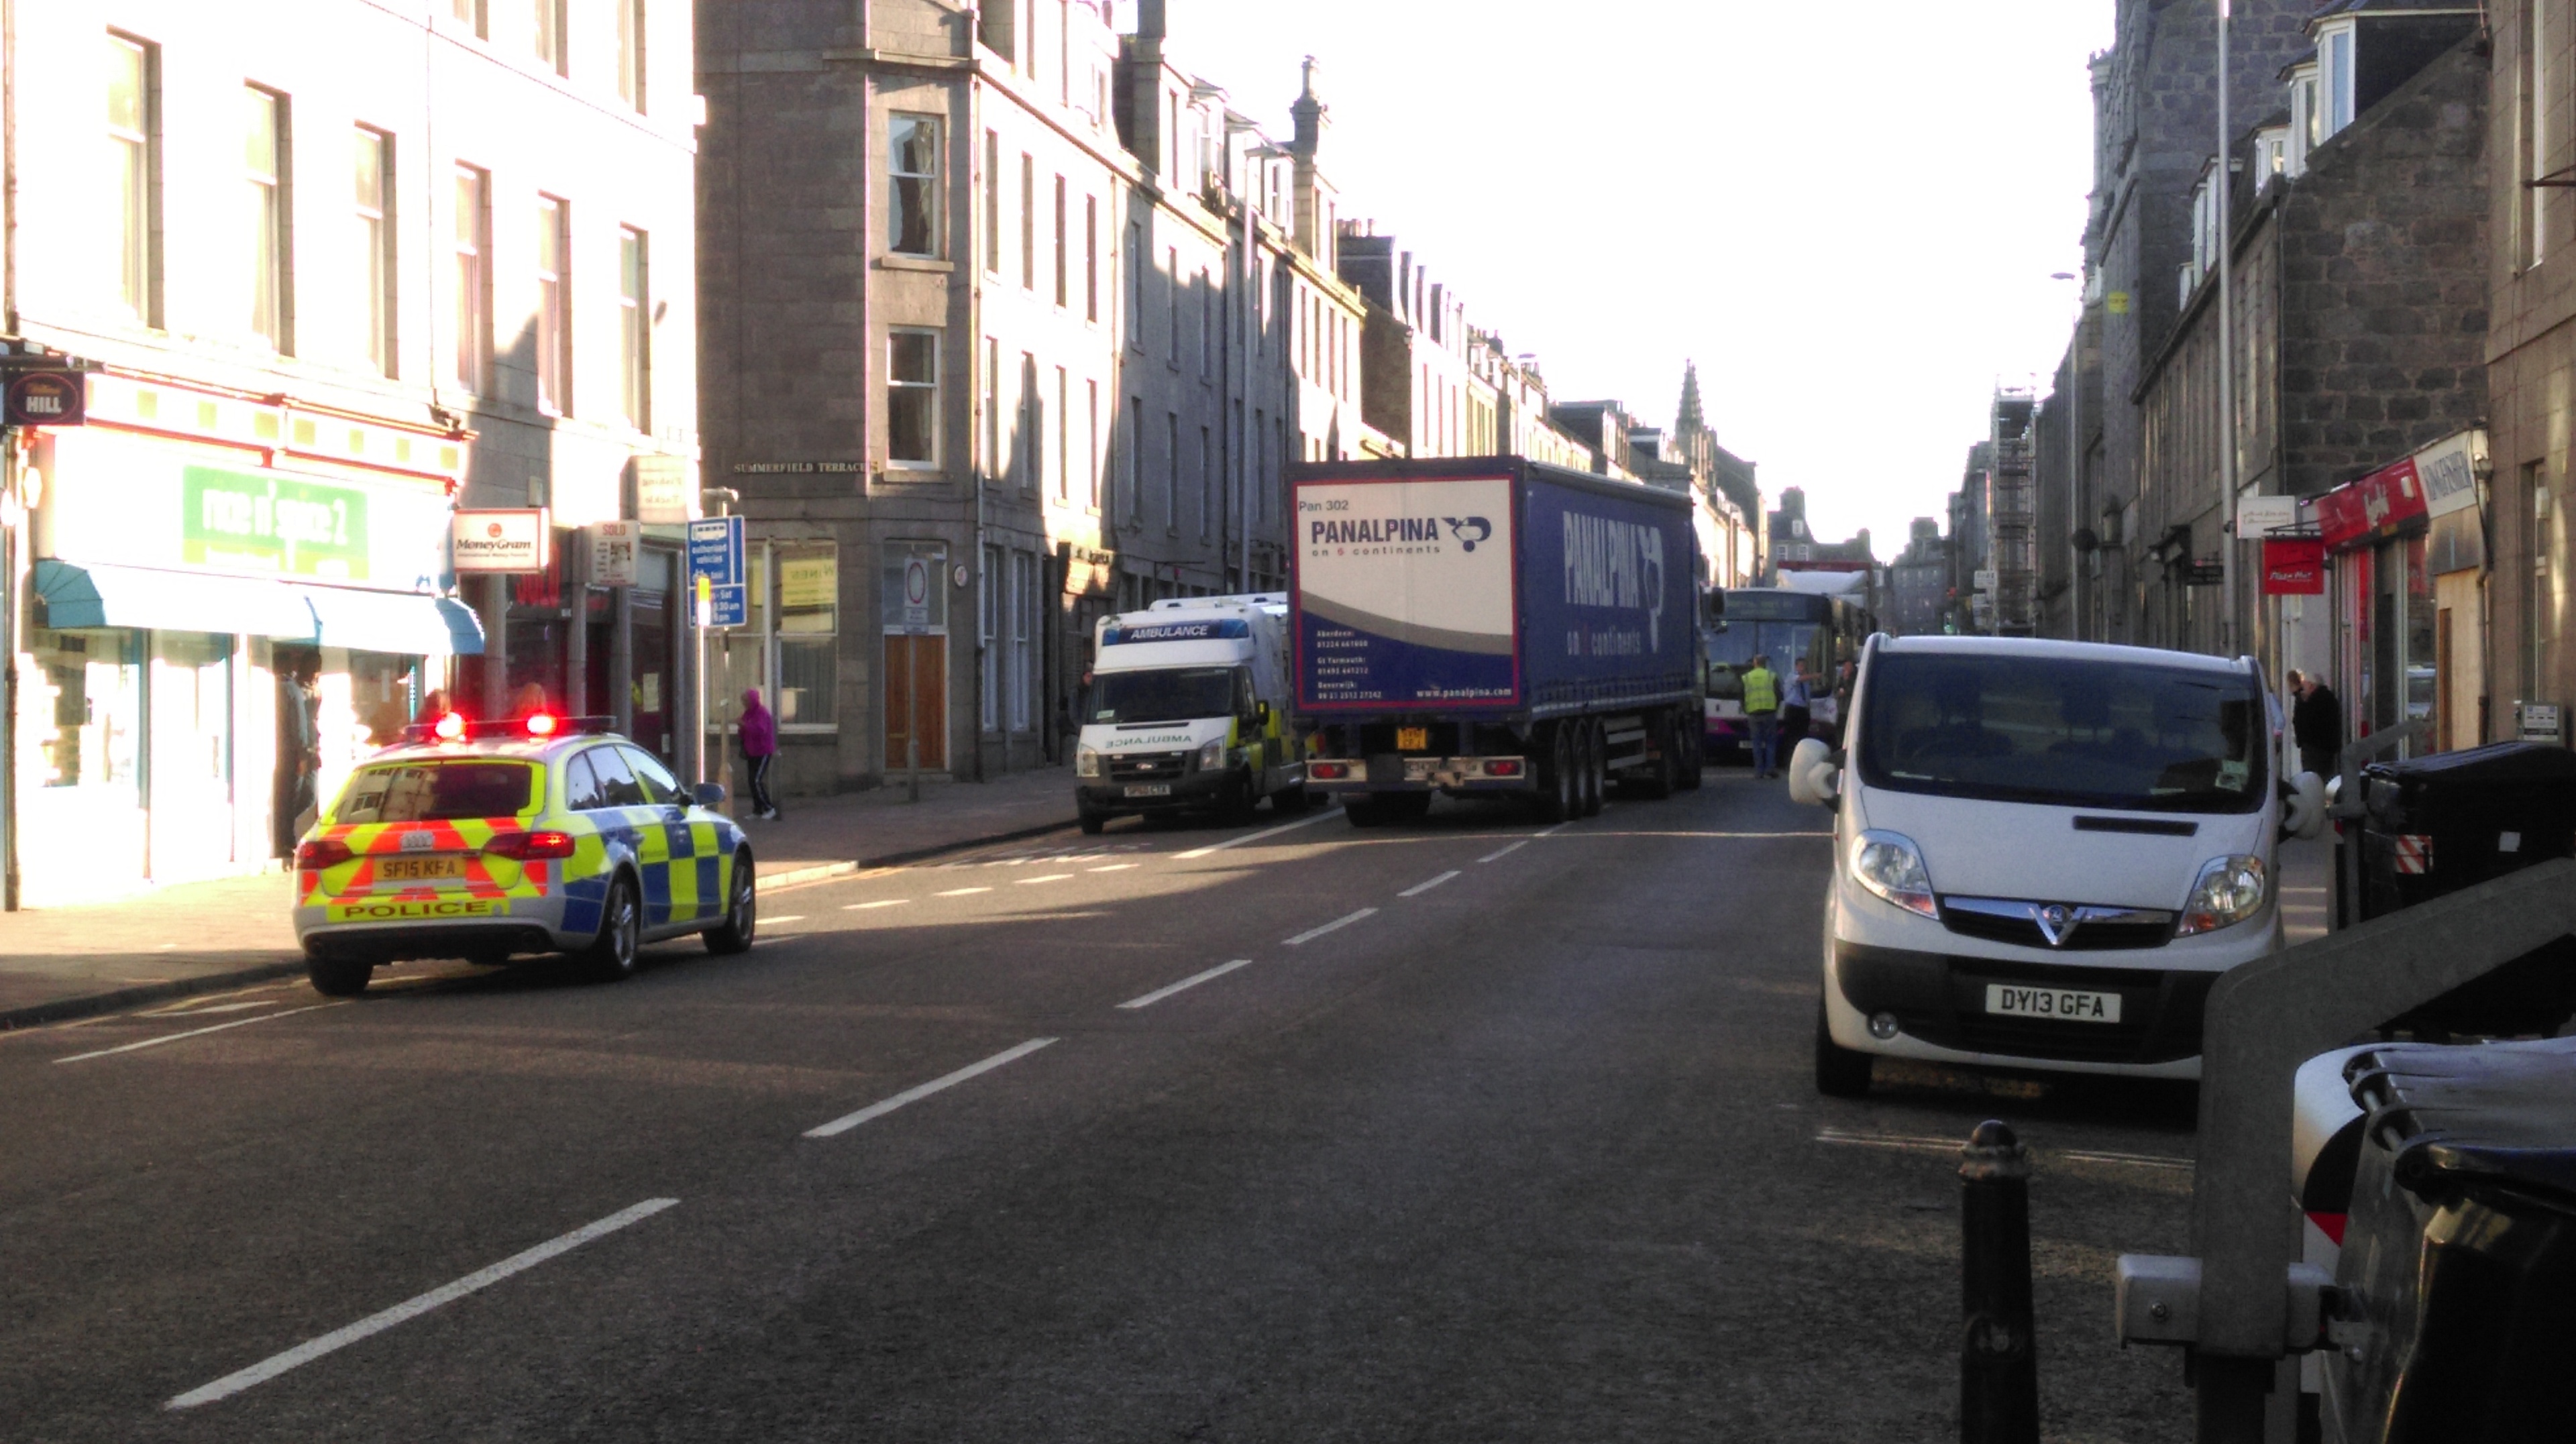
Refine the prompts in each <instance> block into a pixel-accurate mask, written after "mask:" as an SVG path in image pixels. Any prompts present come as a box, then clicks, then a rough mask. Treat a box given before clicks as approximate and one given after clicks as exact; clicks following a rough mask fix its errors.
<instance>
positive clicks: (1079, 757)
mask: <svg viewBox="0 0 2576 1444" xmlns="http://www.w3.org/2000/svg"><path fill="white" fill-rule="evenodd" d="M1073 775H1074V776H1076V777H1098V776H1099V775H1100V749H1099V748H1097V747H1084V746H1079V745H1077V746H1076V747H1075V748H1074V749H1073Z"/></svg>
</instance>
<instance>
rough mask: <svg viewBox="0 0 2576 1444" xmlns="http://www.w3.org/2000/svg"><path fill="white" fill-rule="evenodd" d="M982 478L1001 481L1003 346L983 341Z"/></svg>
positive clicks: (991, 339) (998, 343)
mask: <svg viewBox="0 0 2576 1444" xmlns="http://www.w3.org/2000/svg"><path fill="white" fill-rule="evenodd" d="M984 474H985V475H986V476H988V477H991V478H992V479H993V480H995V481H999V480H1001V479H1002V343H1001V342H1000V341H999V340H997V339H995V338H994V337H991V336H987V337H985V338H984Z"/></svg>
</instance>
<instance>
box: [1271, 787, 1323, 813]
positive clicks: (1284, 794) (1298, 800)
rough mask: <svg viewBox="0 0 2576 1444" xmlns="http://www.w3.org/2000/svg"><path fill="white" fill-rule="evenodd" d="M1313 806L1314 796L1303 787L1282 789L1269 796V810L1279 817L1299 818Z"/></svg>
mask: <svg viewBox="0 0 2576 1444" xmlns="http://www.w3.org/2000/svg"><path fill="white" fill-rule="evenodd" d="M1314 805H1315V799H1314V796H1313V795H1312V794H1311V793H1309V792H1307V791H1306V789H1305V788H1303V787H1283V788H1281V789H1280V790H1278V791H1277V792H1274V793H1272V794H1270V810H1271V811H1272V812H1273V813H1275V814H1277V815H1279V816H1281V817H1296V816H1299V815H1301V814H1303V813H1304V812H1306V811H1307V809H1309V808H1311V807H1313V806H1314Z"/></svg>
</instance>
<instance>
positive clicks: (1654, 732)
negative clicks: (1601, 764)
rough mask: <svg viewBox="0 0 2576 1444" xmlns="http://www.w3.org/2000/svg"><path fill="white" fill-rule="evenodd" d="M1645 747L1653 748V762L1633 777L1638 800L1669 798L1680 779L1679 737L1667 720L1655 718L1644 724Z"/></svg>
mask: <svg viewBox="0 0 2576 1444" xmlns="http://www.w3.org/2000/svg"><path fill="white" fill-rule="evenodd" d="M1646 745H1647V746H1648V747H1651V748H1653V749H1654V753H1655V756H1654V760H1652V761H1650V762H1648V763H1647V764H1646V765H1645V766H1644V767H1642V768H1639V769H1638V770H1637V771H1636V772H1635V773H1634V774H1633V776H1634V777H1635V779H1636V780H1635V783H1634V786H1635V788H1636V792H1637V795H1638V796H1639V797H1643V798H1647V799H1649V800H1652V799H1657V798H1665V797H1670V796H1672V795H1673V788H1674V787H1675V786H1676V785H1678V784H1677V782H1676V779H1678V778H1679V777H1680V776H1681V758H1680V757H1679V756H1678V755H1676V754H1677V753H1679V751H1680V750H1681V736H1680V734H1679V732H1677V731H1676V730H1675V729H1674V727H1673V724H1672V720H1671V719H1670V718H1665V717H1658V718H1656V719H1654V720H1653V721H1650V722H1648V723H1647V724H1646Z"/></svg>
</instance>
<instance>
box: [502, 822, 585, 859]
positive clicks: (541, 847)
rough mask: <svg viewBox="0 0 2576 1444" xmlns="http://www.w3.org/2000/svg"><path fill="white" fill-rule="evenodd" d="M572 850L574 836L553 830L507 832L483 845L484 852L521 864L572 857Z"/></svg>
mask: <svg viewBox="0 0 2576 1444" xmlns="http://www.w3.org/2000/svg"><path fill="white" fill-rule="evenodd" d="M572 849H573V840H572V834H571V833H569V832H556V831H554V830H553V829H551V828H549V829H546V830H543V831H539V832H505V833H502V834H501V835H500V836H498V837H495V838H493V839H492V840H491V841H490V842H487V843H485V844H483V850H484V851H485V852H488V853H490V854H492V855H493V856H494V857H507V858H515V859H517V860H518V861H520V862H531V861H534V860H536V859H538V858H545V857H570V856H572Z"/></svg>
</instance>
